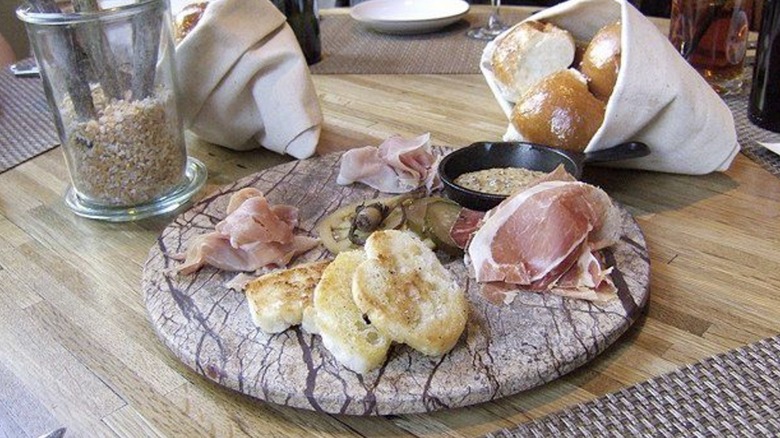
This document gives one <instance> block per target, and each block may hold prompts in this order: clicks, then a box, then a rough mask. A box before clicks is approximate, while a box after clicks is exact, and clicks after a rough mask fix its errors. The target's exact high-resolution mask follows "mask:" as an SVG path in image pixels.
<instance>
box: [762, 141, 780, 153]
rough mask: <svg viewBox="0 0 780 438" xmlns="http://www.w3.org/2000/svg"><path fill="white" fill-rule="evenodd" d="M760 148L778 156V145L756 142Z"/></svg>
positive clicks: (779, 148) (779, 149)
mask: <svg viewBox="0 0 780 438" xmlns="http://www.w3.org/2000/svg"><path fill="white" fill-rule="evenodd" d="M758 144H760V145H761V146H763V147H765V148H767V149H769V150H770V151H772V152H774V153H775V154H777V155H780V143H761V142H758Z"/></svg>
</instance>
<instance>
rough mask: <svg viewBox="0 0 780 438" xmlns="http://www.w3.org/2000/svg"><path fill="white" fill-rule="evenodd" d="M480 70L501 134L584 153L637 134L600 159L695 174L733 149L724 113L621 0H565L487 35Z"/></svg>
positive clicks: (718, 166)
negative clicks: (501, 117)
mask: <svg viewBox="0 0 780 438" xmlns="http://www.w3.org/2000/svg"><path fill="white" fill-rule="evenodd" d="M480 69H481V70H482V73H483V74H484V76H485V78H486V80H487V83H488V85H489V86H490V89H491V91H492V92H493V94H494V95H495V97H496V99H497V101H498V103H499V105H500V106H501V108H502V110H503V111H504V113H505V114H506V116H507V119H508V120H509V126H508V128H507V132H506V134H505V135H504V140H506V141H528V142H533V143H539V144H544V145H548V146H552V147H556V148H561V149H566V150H571V151H576V152H593V151H597V150H601V149H606V148H609V147H612V146H614V145H617V144H620V143H623V142H627V141H639V142H643V143H646V144H647V145H648V146H649V147H650V149H651V154H650V155H648V156H646V157H642V158H638V159H632V160H625V161H618V162H611V163H609V164H608V165H610V166H615V167H627V168H636V169H645V170H654V171H660V172H671V173H682V174H705V173H709V172H712V171H716V170H720V171H722V170H726V169H727V168H728V167H729V165H730V164H731V161H732V160H733V159H734V157H735V156H736V154H737V152H738V151H739V145H738V143H737V137H736V130H735V128H734V119H733V116H732V114H731V111H730V110H729V108H728V107H727V106H726V104H725V103H724V102H723V100H722V99H721V98H720V96H718V94H717V93H716V92H715V91H714V90H713V89H712V88H711V87H710V86H709V85H708V84H707V82H706V81H705V80H704V78H703V77H701V76H700V75H699V73H697V72H696V70H694V69H693V68H692V67H691V66H690V65H689V64H688V63H687V62H686V61H685V59H683V57H682V56H681V55H680V54H679V53H678V52H677V51H676V50H675V49H674V47H673V46H672V45H671V43H669V41H668V39H667V38H666V36H665V35H664V34H662V33H661V32H660V31H659V29H658V28H657V27H656V26H655V25H654V24H653V23H652V22H650V21H649V20H648V19H647V17H645V16H644V15H642V13H641V12H639V11H638V10H637V9H636V8H635V7H634V6H632V5H631V4H630V3H628V2H627V1H625V0H570V1H567V2H565V3H560V4H558V5H556V6H553V7H551V8H548V9H545V10H542V11H540V12H538V13H536V14H534V15H533V16H531V17H529V18H528V19H526V20H524V21H523V22H521V23H518V24H517V25H515V26H513V27H512V28H510V29H509V30H507V31H506V32H504V33H503V34H501V35H500V36H499V37H498V38H496V39H495V40H493V41H492V42H490V43H488V45H487V46H486V47H485V50H484V52H483V54H482V58H481V61H480Z"/></svg>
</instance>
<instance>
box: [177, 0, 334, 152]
mask: <svg viewBox="0 0 780 438" xmlns="http://www.w3.org/2000/svg"><path fill="white" fill-rule="evenodd" d="M196 22H197V24H195V25H194V27H192V29H191V30H189V32H188V33H187V34H186V36H184V38H183V39H182V40H181V41H180V42H179V44H178V45H177V47H176V70H177V72H176V73H177V76H178V80H179V100H180V101H179V104H180V105H181V110H182V113H183V115H184V121H185V126H186V127H187V128H189V129H190V130H191V131H192V132H194V133H195V134H196V135H198V136H199V137H201V138H203V139H204V140H206V141H209V142H211V143H215V144H218V145H222V146H225V147H228V148H231V149H237V150H247V149H254V148H257V147H258V143H259V144H260V145H262V146H263V147H265V148H267V149H270V150H272V151H274V152H278V153H280V154H284V153H286V154H289V155H292V156H293V157H296V158H307V157H309V156H311V155H313V154H314V152H315V149H316V146H317V143H318V141H319V137H320V130H321V125H322V112H321V110H320V105H319V101H318V100H317V95H316V93H315V91H314V85H313V84H312V81H311V76H310V73H309V69H308V66H307V65H306V60H305V59H304V56H303V53H302V52H301V49H300V46H299V45H298V42H297V40H296V39H295V34H294V33H293V31H292V29H291V28H290V27H289V26H288V25H287V22H286V19H285V17H284V15H282V14H281V13H280V12H279V10H277V9H276V7H275V6H274V5H273V4H271V3H270V2H269V1H268V0H214V1H211V2H209V3H207V6H206V7H205V10H203V12H202V16H201V17H200V18H199V19H197V21H196ZM253 140H256V141H253Z"/></svg>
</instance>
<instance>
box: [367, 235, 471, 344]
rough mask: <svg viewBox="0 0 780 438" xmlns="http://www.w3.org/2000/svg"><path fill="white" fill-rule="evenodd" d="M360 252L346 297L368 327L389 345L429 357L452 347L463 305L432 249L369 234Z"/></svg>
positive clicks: (410, 239)
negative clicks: (406, 347) (363, 256)
mask: <svg viewBox="0 0 780 438" xmlns="http://www.w3.org/2000/svg"><path fill="white" fill-rule="evenodd" d="M365 250H366V256H367V260H366V261H365V262H363V263H362V264H361V265H360V266H359V267H358V268H357V270H356V271H355V275H354V277H353V279H352V294H353V297H354V299H355V304H357V307H358V308H359V309H360V310H361V311H362V312H363V313H365V314H366V315H367V316H368V319H369V320H370V321H371V323H372V324H373V325H374V326H375V327H376V328H377V329H379V330H380V331H381V332H382V333H384V334H386V335H387V336H389V337H390V338H391V339H392V340H393V341H396V342H402V343H405V344H407V345H409V346H410V347H412V348H414V349H416V350H418V351H420V352H421V353H423V354H426V355H429V356H440V355H442V354H444V353H446V352H448V351H449V350H450V349H452V347H453V346H455V344H456V343H457V341H458V338H460V335H461V333H462V332H463V329H464V328H465V326H466V319H467V317H468V303H467V300H466V294H465V291H464V289H463V288H462V287H460V286H459V285H458V283H457V282H456V281H455V279H454V278H453V276H452V274H451V273H450V272H449V271H448V270H447V269H446V268H445V267H444V266H442V264H441V263H440V262H439V260H438V259H437V258H436V255H435V254H434V253H433V251H431V250H430V249H429V248H428V247H427V246H425V244H424V243H423V242H422V241H421V240H420V239H419V238H417V237H416V236H414V235H411V234H408V233H404V232H401V231H396V230H385V231H377V232H375V233H373V234H371V236H370V237H369V238H368V240H367V241H366V244H365Z"/></svg>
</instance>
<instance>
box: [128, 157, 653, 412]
mask: <svg viewBox="0 0 780 438" xmlns="http://www.w3.org/2000/svg"><path fill="white" fill-rule="evenodd" d="M340 157H341V154H338V153H334V154H328V155H325V156H322V157H316V158H311V159H308V160H303V161H296V162H292V163H287V164H282V165H279V166H275V167H272V168H270V169H267V170H264V171H261V172H258V173H257V174H254V175H252V176H249V177H247V178H244V179H242V180H240V181H238V182H236V183H234V184H229V185H228V186H226V187H223V188H221V189H219V190H218V191H217V192H216V193H214V194H213V195H211V196H209V197H208V198H206V199H204V200H203V201H201V202H200V203H199V204H197V205H195V206H194V207H193V208H192V209H191V210H189V211H187V212H185V213H183V214H182V215H181V216H179V217H177V218H176V219H175V220H174V221H173V222H172V224H171V225H170V226H168V227H167V228H165V230H163V232H162V234H161V236H160V237H159V238H158V239H157V243H156V244H155V245H154V246H153V247H152V249H151V251H150V256H149V260H148V261H147V262H146V264H145V266H144V274H143V280H142V287H143V290H144V294H145V303H146V307H147V310H148V312H149V317H150V320H151V322H152V324H153V325H154V327H155V330H156V331H157V333H158V334H159V335H160V337H161V338H162V339H163V341H164V342H165V344H166V345H167V346H168V347H169V348H170V349H171V350H172V351H173V352H174V354H175V355H176V356H177V357H179V358H180V359H181V360H182V361H183V362H184V363H185V364H187V365H188V366H189V367H190V368H192V369H194V370H195V371H196V372H198V373H199V374H202V375H204V376H206V377H208V378H210V379H212V380H214V381H215V382H217V383H219V384H221V385H224V386H227V387H229V388H232V389H235V390H237V391H239V392H242V393H244V394H247V395H251V396H253V397H257V398H259V399H262V400H266V401H270V402H273V403H278V404H282V405H286V406H292V407H297V408H304V409H312V410H315V411H321V412H329V413H334V414H357V415H390V414H405V413H419V412H429V411H435V410H439V409H451V408H456V407H461V406H468V405H472V404H476V403H481V402H485V401H489V400H493V399H497V398H500V397H504V396H507V395H511V394H515V393H517V392H520V391H522V390H526V389H529V388H533V387H536V386H538V385H541V384H543V383H545V382H548V381H550V380H552V379H555V378H557V377H559V376H561V375H563V374H566V373H568V372H569V371H571V370H573V369H574V368H576V367H578V366H580V365H582V364H583V363H585V362H587V361H589V360H591V359H593V358H594V357H595V356H596V355H598V354H599V353H601V352H602V351H603V350H604V349H605V348H607V347H608V346H609V345H610V344H611V343H612V342H614V341H615V339H617V338H618V336H619V335H620V334H622V333H623V332H625V330H626V329H628V327H629V325H630V324H631V323H633V322H634V321H635V320H636V318H637V317H638V316H639V313H640V312H641V310H642V309H643V308H644V305H645V303H646V302H647V294H648V289H649V274H650V266H649V257H648V254H647V248H646V247H645V240H644V237H643V236H642V233H641V231H640V229H639V226H638V225H637V224H636V222H635V221H634V219H633V218H632V217H631V215H630V214H629V213H628V212H627V211H625V210H623V211H622V225H621V232H620V236H621V237H620V240H619V242H618V243H617V244H616V245H614V246H612V247H610V248H608V249H607V250H605V257H606V259H607V261H608V264H609V265H610V266H615V270H614V272H613V274H612V277H613V279H614V281H615V284H616V286H618V298H617V299H614V300H612V301H611V302H609V303H608V304H604V305H599V306H597V305H594V304H592V303H589V302H585V301H581V300H574V299H566V298H561V297H558V296H553V295H548V294H537V293H521V294H520V295H518V297H517V298H516V299H515V300H514V302H513V303H512V304H511V305H510V306H506V305H495V304H491V303H489V302H488V301H487V300H486V299H485V298H483V297H482V296H481V294H480V285H479V284H478V283H476V282H475V281H473V279H470V278H469V276H468V274H467V271H466V267H465V266H464V264H463V261H462V259H461V258H460V257H457V258H453V257H447V256H444V255H440V256H441V257H442V258H443V260H442V261H443V262H444V264H445V266H446V267H447V269H448V270H449V271H450V272H451V273H452V274H453V276H454V278H455V279H456V281H457V282H458V283H459V284H460V285H461V287H463V288H464V289H465V290H466V293H467V297H468V299H469V319H468V323H467V328H466V330H465V333H464V334H463V336H461V339H460V341H459V342H458V344H457V345H456V346H455V347H454V348H453V350H452V351H450V352H449V353H447V354H446V355H444V356H442V357H439V358H430V357H426V356H424V355H422V354H421V353H419V352H417V351H414V350H412V349H411V348H408V347H406V346H402V345H395V346H394V347H393V348H392V349H391V351H390V353H389V355H388V360H387V361H386V362H385V363H384V364H383V365H382V366H381V367H380V368H379V369H377V370H374V371H372V372H370V373H367V374H365V375H360V374H357V373H355V372H352V371H350V370H348V369H346V368H344V367H343V366H342V365H340V364H339V363H338V362H337V361H336V360H335V359H334V358H333V356H332V355H331V354H330V353H329V352H328V351H327V350H326V349H325V348H324V346H323V345H322V342H321V339H320V338H319V337H318V336H313V335H310V334H308V333H306V332H305V331H303V330H301V329H300V327H296V328H292V329H288V330H287V331H285V332H282V333H279V334H275V335H268V334H265V333H263V332H262V331H260V330H259V329H257V328H256V327H255V326H254V324H253V323H252V321H251V319H250V312H249V307H248V305H247V302H246V298H245V296H244V294H243V293H242V292H240V291H235V290H233V289H229V288H228V287H227V286H226V285H225V284H226V283H227V282H229V281H230V280H231V279H232V278H233V277H234V276H235V275H236V273H233V272H225V271H221V270H218V269H215V268H211V267H206V268H204V269H201V270H200V271H198V272H197V273H195V274H192V275H186V276H184V275H177V274H176V273H175V272H174V268H175V267H176V265H178V264H179V263H180V262H177V261H175V260H173V259H172V258H171V255H173V254H178V253H183V252H184V251H186V249H187V245H188V242H190V241H191V239H193V238H194V237H195V236H197V235H200V234H203V233H206V232H210V231H213V229H214V226H215V225H216V223H217V222H218V221H220V220H222V219H223V218H224V217H225V209H226V207H227V204H228V201H229V199H230V197H231V196H232V194H233V193H235V192H236V191H238V190H240V189H242V188H244V187H255V188H257V189H259V190H260V191H262V192H263V193H264V194H265V195H266V197H267V198H268V200H269V202H270V203H271V204H280V203H285V204H290V205H294V206H296V207H297V208H298V209H299V211H300V223H299V225H298V230H299V232H302V233H303V234H307V235H313V236H316V232H314V231H313V230H314V228H315V227H316V226H317V224H318V223H319V222H320V221H321V220H323V219H324V218H325V217H326V216H327V215H328V214H330V213H332V212H334V211H335V210H337V209H339V208H342V207H344V206H346V205H350V204H354V203H358V202H361V201H364V200H367V199H373V198H376V197H380V196H382V194H381V193H379V192H377V191H376V190H374V189H371V188H370V187H368V186H365V185H363V184H351V185H349V186H340V185H337V184H336V175H338V171H339V165H340ZM332 258H333V256H332V254H330V252H328V251H327V250H326V249H325V248H324V247H322V246H320V247H318V248H315V249H314V250H312V251H309V252H307V253H306V254H304V255H303V256H301V257H299V258H298V259H297V260H296V261H295V263H302V262H312V261H316V260H331V259H332Z"/></svg>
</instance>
